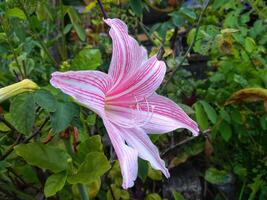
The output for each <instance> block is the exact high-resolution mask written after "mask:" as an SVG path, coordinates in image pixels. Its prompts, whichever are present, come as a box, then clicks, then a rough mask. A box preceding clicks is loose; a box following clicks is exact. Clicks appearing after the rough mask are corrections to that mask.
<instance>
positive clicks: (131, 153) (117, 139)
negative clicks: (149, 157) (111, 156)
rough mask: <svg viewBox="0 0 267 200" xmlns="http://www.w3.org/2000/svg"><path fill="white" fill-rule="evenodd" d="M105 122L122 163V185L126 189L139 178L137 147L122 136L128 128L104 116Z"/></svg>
mask: <svg viewBox="0 0 267 200" xmlns="http://www.w3.org/2000/svg"><path fill="white" fill-rule="evenodd" d="M103 122H104V125H105V127H106V129H107V132H108V135H109V138H110V140H111V143H112V146H113V147H114V149H115V152H116V155H117V157H118V160H119V163H120V168H121V173H122V178H123V183H122V187H123V188H124V189H127V188H130V187H132V186H133V185H134V181H135V180H136V178H137V172H138V161H137V159H138V152H137V150H136V149H134V148H132V147H129V146H127V145H126V144H125V140H124V139H123V137H122V136H123V135H124V134H125V133H126V132H127V131H128V130H125V129H123V128H121V127H119V126H117V125H115V124H113V123H112V122H110V121H108V119H107V118H103Z"/></svg>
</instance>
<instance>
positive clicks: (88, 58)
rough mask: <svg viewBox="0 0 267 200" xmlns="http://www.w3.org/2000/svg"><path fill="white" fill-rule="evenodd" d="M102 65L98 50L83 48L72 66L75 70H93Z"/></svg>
mask: <svg viewBox="0 0 267 200" xmlns="http://www.w3.org/2000/svg"><path fill="white" fill-rule="evenodd" d="M101 64H102V58H101V53H100V51H99V49H91V48H89V47H85V48H84V49H82V50H81V51H80V52H79V53H78V54H77V55H76V56H75V58H74V59H73V61H72V66H73V68H74V69H77V70H94V69H96V68H97V67H98V66H100V65H101Z"/></svg>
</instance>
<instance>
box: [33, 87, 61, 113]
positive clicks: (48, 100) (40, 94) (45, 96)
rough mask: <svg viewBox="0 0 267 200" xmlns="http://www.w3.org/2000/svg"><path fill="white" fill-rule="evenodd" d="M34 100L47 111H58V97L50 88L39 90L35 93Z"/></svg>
mask: <svg viewBox="0 0 267 200" xmlns="http://www.w3.org/2000/svg"><path fill="white" fill-rule="evenodd" d="M34 101H35V103H37V104H38V105H39V106H41V107H42V108H43V109H44V110H46V111H47V112H55V111H56V108H57V106H56V104H57V102H56V98H55V97H54V96H53V95H52V94H51V93H50V92H49V91H48V90H43V89H41V90H37V91H36V92H35V93H34Z"/></svg>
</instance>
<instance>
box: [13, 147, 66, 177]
mask: <svg viewBox="0 0 267 200" xmlns="http://www.w3.org/2000/svg"><path fill="white" fill-rule="evenodd" d="M14 149H15V153H16V154H17V155H19V156H21V157H22V158H23V159H24V160H25V161H26V162H27V163H28V164H30V165H33V166H37V167H40V168H42V169H49V170H51V171H52V172H54V173H58V172H60V171H63V170H66V169H67V167H68V162H67V160H68V158H69V156H68V154H67V153H66V152H65V151H63V150H62V149H58V148H55V147H51V146H49V145H45V144H41V143H29V144H19V145H17V146H16V147H14Z"/></svg>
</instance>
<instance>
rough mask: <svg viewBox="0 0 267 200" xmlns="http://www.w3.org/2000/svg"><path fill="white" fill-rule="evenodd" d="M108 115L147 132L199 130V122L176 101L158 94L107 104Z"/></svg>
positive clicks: (125, 125)
mask: <svg viewBox="0 0 267 200" xmlns="http://www.w3.org/2000/svg"><path fill="white" fill-rule="evenodd" d="M106 115H107V116H108V117H109V118H110V120H112V121H113V122H114V123H117V124H118V125H121V126H124V127H128V128H132V127H136V126H140V127H142V128H143V129H144V130H145V131H146V132H147V133H167V132H170V131H173V130H175V129H178V128H186V129H188V130H190V131H191V132H192V133H193V135H198V132H199V129H198V126H197V123H196V122H194V121H193V120H192V119H191V118H190V117H189V116H188V115H187V114H186V113H185V112H184V111H183V110H182V109H181V108H180V107H179V106H178V105H177V104H176V103H174V102H173V101H171V100H170V99H168V98H166V97H163V96H160V95H157V94H153V95H151V96H150V97H148V98H147V99H146V100H142V101H138V102H136V103H131V102H127V101H125V102H124V103H121V102H120V103H117V102H114V103H113V104H112V105H107V106H106Z"/></svg>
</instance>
